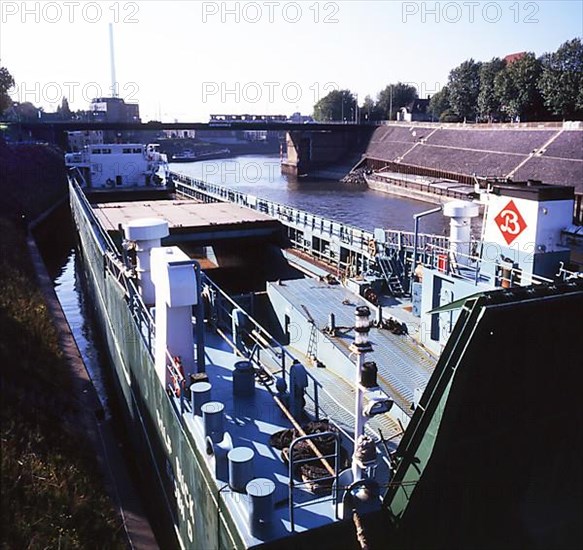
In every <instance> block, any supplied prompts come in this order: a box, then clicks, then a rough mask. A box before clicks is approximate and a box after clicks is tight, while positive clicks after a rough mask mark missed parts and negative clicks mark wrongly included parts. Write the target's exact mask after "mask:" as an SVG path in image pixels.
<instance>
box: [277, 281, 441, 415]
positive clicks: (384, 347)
mask: <svg viewBox="0 0 583 550" xmlns="http://www.w3.org/2000/svg"><path fill="white" fill-rule="evenodd" d="M270 291H271V292H274V293H276V294H279V295H280V296H281V297H282V299H283V302H284V303H285V304H287V305H288V307H290V308H295V309H296V310H297V312H298V313H299V316H301V318H302V319H301V321H300V322H301V323H303V326H301V327H300V329H301V330H309V325H310V320H309V318H308V316H307V314H306V311H305V310H304V309H303V308H302V307H301V306H302V305H305V306H306V309H307V310H308V312H309V314H310V316H311V317H312V318H313V320H314V322H315V325H316V327H317V328H318V329H319V333H320V334H321V338H325V339H327V340H328V341H329V342H330V343H331V344H332V345H333V346H334V348H335V350H339V351H340V352H341V353H342V355H343V356H344V357H345V358H346V359H347V360H350V361H353V360H354V359H353V356H352V355H351V351H350V349H349V346H350V344H351V343H352V342H353V341H354V331H353V330H346V329H347V328H349V327H352V326H353V325H354V310H355V307H356V306H361V305H367V304H366V303H365V301H364V300H363V299H361V298H359V297H358V296H356V295H355V294H353V293H352V292H351V291H350V290H348V289H347V288H345V287H343V286H341V285H329V284H327V283H325V282H323V281H319V280H314V279H298V280H293V281H285V283H284V284H282V285H270ZM331 312H333V313H334V315H335V318H336V326H337V327H338V329H339V330H338V331H337V335H336V336H334V337H331V336H328V335H326V334H324V333H323V331H322V329H324V328H325V327H326V325H327V324H328V318H329V314H330V313H331ZM387 316H391V317H394V318H396V319H398V320H399V321H401V322H403V321H405V322H406V320H407V319H411V320H412V319H414V318H413V316H412V315H411V314H410V313H408V312H407V311H406V310H405V309H403V307H402V304H400V303H399V302H395V304H394V306H393V307H384V308H383V317H384V318H385V319H386V318H387ZM373 318H374V317H373ZM406 324H407V326H408V327H409V326H410V324H409V323H406ZM411 325H412V322H411ZM416 330H418V327H417V328H416ZM409 332H411V330H409ZM369 339H370V341H371V343H372V346H373V352H372V353H370V354H368V355H367V360H371V361H375V362H376V363H377V367H378V382H379V386H380V387H381V389H382V390H383V391H384V392H385V393H387V395H389V396H390V397H391V398H393V399H394V401H395V403H396V404H397V405H398V406H399V408H400V409H401V410H402V411H404V412H405V413H407V414H409V415H410V414H411V413H412V411H411V404H412V403H413V401H414V399H415V392H416V390H417V389H419V390H423V389H424V388H425V386H426V385H427V382H428V381H429V377H430V376H431V373H432V372H433V369H434V367H435V364H436V359H435V358H434V357H433V356H432V355H430V354H429V353H428V352H427V351H426V350H425V349H424V348H422V347H421V346H420V345H419V344H418V343H417V341H415V340H414V339H413V337H412V336H410V335H396V334H393V333H391V332H390V331H388V330H386V329H379V328H374V327H373V328H371V330H370V333H369ZM300 344H301V343H300ZM323 349H324V350H325V348H324V347H323ZM325 353H326V351H323V354H325ZM329 355H330V353H329ZM323 360H324V363H326V364H327V362H326V360H325V359H323ZM329 367H331V368H333V369H334V368H335V369H336V371H337V372H338V373H339V374H340V376H342V377H343V378H344V379H345V381H346V382H348V383H351V375H352V371H351V370H341V369H340V367H339V366H338V364H336V365H334V364H330V365H329Z"/></svg>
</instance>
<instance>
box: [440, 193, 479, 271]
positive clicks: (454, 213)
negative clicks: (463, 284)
mask: <svg viewBox="0 0 583 550" xmlns="http://www.w3.org/2000/svg"><path fill="white" fill-rule="evenodd" d="M479 213H480V208H479V206H478V205H477V204H476V203H474V202H469V201H451V202H448V203H446V204H445V205H444V206H443V214H444V216H446V217H448V218H450V222H449V227H450V235H449V251H450V252H451V253H452V255H453V257H454V258H455V261H456V263H457V264H458V265H468V263H469V256H470V254H471V242H470V241H471V223H472V218H475V217H476V216H477V215H478V214H479Z"/></svg>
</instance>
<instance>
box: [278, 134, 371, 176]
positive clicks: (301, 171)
mask: <svg viewBox="0 0 583 550" xmlns="http://www.w3.org/2000/svg"><path fill="white" fill-rule="evenodd" d="M338 126H339V127H338V128H337V129H335V130H334V131H331V130H326V131H322V130H313V129H306V130H300V131H298V130H294V131H288V132H286V143H287V159H283V160H282V162H281V171H282V173H284V174H290V175H292V176H305V175H309V174H310V173H311V172H312V171H314V170H317V169H319V168H324V167H327V166H331V165H334V164H336V163H339V162H342V161H346V160H347V157H349V156H350V155H354V154H358V153H359V152H362V151H364V149H365V148H366V145H367V144H368V141H369V139H370V136H371V133H372V128H370V127H358V128H355V127H354V125H350V124H347V125H346V126H345V127H344V126H342V125H338Z"/></svg>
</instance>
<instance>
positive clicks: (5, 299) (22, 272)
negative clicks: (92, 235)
mask: <svg viewBox="0 0 583 550" xmlns="http://www.w3.org/2000/svg"><path fill="white" fill-rule="evenodd" d="M43 162H44V161H43ZM6 183H7V181H6V180H5V179H4V181H3V182H2V184H3V185H2V186H1V187H4V185H6ZM21 184H22V185H23V188H26V189H31V186H30V184H29V183H28V184H27V183H26V182H21ZM45 185H46V186H47V187H50V184H46V183H45ZM57 194H58V193H57ZM54 196H55V190H54V189H52V190H51V189H48V190H44V191H43V192H42V193H39V194H38V195H37V198H36V199H35V198H34V197H32V198H31V204H30V208H26V206H25V207H24V208H25V210H24V212H25V214H26V215H28V212H31V213H32V214H35V215H36V214H38V212H39V211H42V209H43V207H44V208H47V207H48V206H50V201H51V200H54V199H52V198H51V197H54ZM43 203H44V204H43ZM21 204H25V203H21ZM18 214H19V215H20V212H19V213H18ZM9 217H12V218H13V219H12V220H9V219H7V218H9ZM18 217H19V216H16V219H17V218H18ZM16 219H14V216H5V217H0V376H1V383H2V389H1V392H2V395H1V400H0V445H1V452H0V455H1V456H0V461H1V470H0V547H1V548H7V549H8V548H10V549H13V548H18V549H20V548H51V549H52V548H125V547H126V545H125V537H124V533H123V527H122V524H121V520H120V519H119V517H118V516H117V514H116V512H115V510H114V508H113V506H112V503H111V501H110V499H109V497H108V496H107V494H106V491H105V488H104V484H103V479H102V476H101V473H100V471H99V470H98V466H97V463H96V459H95V454H94V452H93V450H92V448H91V445H90V443H89V441H88V440H87V439H86V437H85V436H84V435H83V434H82V433H81V432H80V430H79V428H78V426H77V425H76V418H77V417H78V412H79V411H78V407H79V405H78V404H77V402H76V401H75V399H74V395H73V392H72V380H71V375H70V373H69V370H68V368H67V366H66V364H65V362H64V360H63V356H62V353H61V351H60V349H59V345H58V339H57V332H56V329H55V327H54V326H53V324H52V322H51V318H50V315H49V313H48V310H47V307H46V306H45V304H44V301H43V296H42V294H41V293H40V291H39V289H38V288H37V285H36V281H35V276H34V272H33V268H32V264H31V262H30V258H29V256H28V249H27V247H26V242H25V237H24V232H23V229H22V227H21V226H20V224H19V223H18V222H17V221H16Z"/></svg>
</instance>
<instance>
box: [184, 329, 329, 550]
mask: <svg viewBox="0 0 583 550" xmlns="http://www.w3.org/2000/svg"><path fill="white" fill-rule="evenodd" d="M205 338H206V342H205V359H206V362H207V365H206V373H207V375H208V378H209V382H210V383H211V385H212V389H211V400H212V401H219V402H221V403H223V404H224V406H225V408H224V428H225V431H226V432H228V433H229V434H230V436H231V438H232V443H233V447H247V448H250V449H252V450H253V451H254V453H255V455H254V458H253V470H254V478H267V479H270V480H271V481H273V482H274V483H275V493H274V497H273V503H274V512H273V513H274V517H273V523H272V525H271V527H270V529H269V531H268V532H266V535H265V537H264V538H263V539H262V540H260V539H256V538H255V537H253V535H252V534H251V531H250V526H249V500H248V498H249V497H248V496H247V495H246V494H244V493H239V492H236V491H233V490H232V489H231V488H230V487H229V485H228V481H229V479H228V471H227V470H226V469H225V468H222V469H221V470H219V471H217V475H216V477H215V478H214V479H215V482H216V488H215V490H216V491H217V493H218V494H220V497H219V498H221V506H224V507H226V508H228V510H229V511H230V512H231V517H232V518H233V519H234V521H235V523H236V526H237V530H238V532H239V534H240V535H241V536H242V537H243V539H244V540H245V543H246V545H247V546H249V547H251V546H254V545H256V544H260V543H261V542H264V541H265V540H275V539H279V538H283V537H287V536H290V535H292V531H291V524H290V520H289V469H288V468H289V467H288V465H287V464H286V463H285V462H284V460H283V458H282V456H281V451H279V450H278V449H275V448H274V447H272V446H271V445H270V442H269V439H270V437H271V436H272V435H273V434H274V433H276V432H279V431H281V430H287V429H290V428H291V427H292V426H291V424H290V422H289V420H287V418H286V417H285V416H284V414H283V413H282V411H281V410H280V409H279V407H278V406H277V404H276V403H275V401H274V399H273V397H272V395H271V393H270V391H268V390H267V389H266V387H264V386H263V385H262V384H260V383H258V382H256V384H255V394H254V395H253V396H252V397H246V398H243V397H238V396H237V397H236V396H234V395H233V371H234V364H235V363H236V362H237V361H240V360H241V359H242V358H241V357H239V356H237V355H235V354H234V353H233V350H232V347H231V346H230V345H229V344H228V343H227V342H225V340H223V339H222V338H221V337H220V336H219V335H218V334H217V333H215V332H214V331H212V330H210V329H208V330H207V331H206V335H205ZM174 402H175V405H176V410H177V411H179V410H180V401H179V399H178V398H175V399H174ZM180 414H182V416H183V420H184V423H185V424H186V426H187V427H188V428H189V430H190V432H191V434H192V436H193V439H194V441H195V443H196V446H197V447H198V450H199V452H200V453H201V454H202V455H203V456H207V465H208V468H209V470H210V471H211V472H213V471H214V462H213V460H214V459H211V458H209V457H208V455H205V449H206V443H205V435H204V425H203V422H202V418H201V417H200V416H195V415H193V414H192V409H191V407H190V404H189V403H186V406H185V410H184V411H183V412H182V413H180ZM213 477H214V476H213ZM297 482H299V480H297V481H296V483H297ZM294 503H295V505H296V506H295V507H294V522H295V531H296V532H302V531H306V530H308V529H313V528H315V527H319V526H322V525H325V524H329V523H331V522H334V521H336V517H335V506H334V501H333V498H332V496H331V494H327V495H321V496H317V495H314V494H313V493H310V492H309V491H307V490H306V488H305V487H303V488H302V486H298V487H297V488H296V489H295V490H294Z"/></svg>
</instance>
